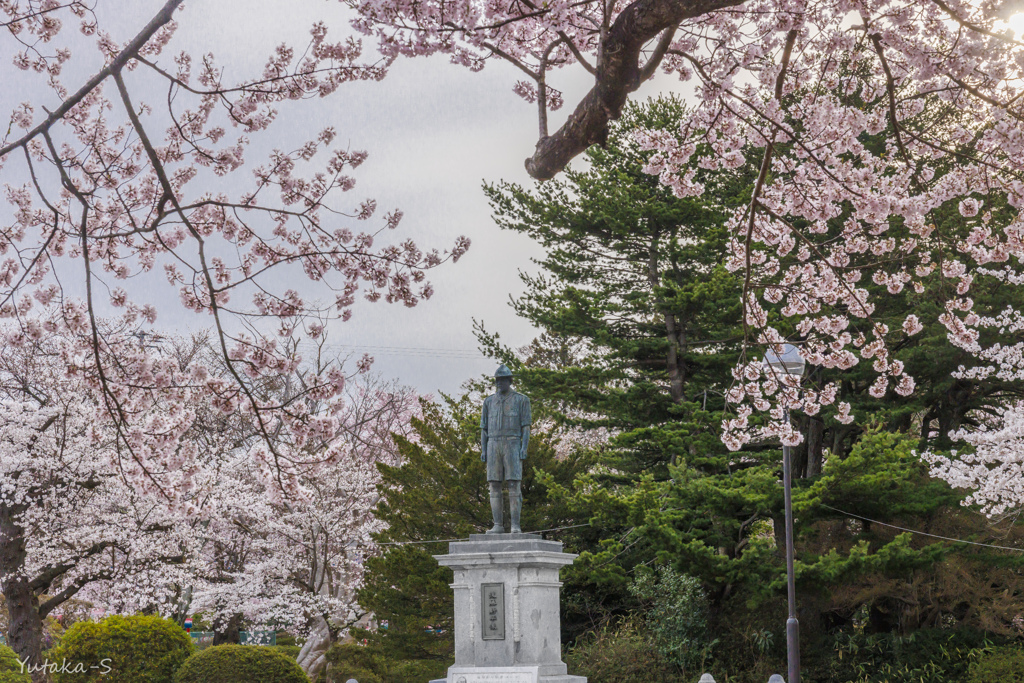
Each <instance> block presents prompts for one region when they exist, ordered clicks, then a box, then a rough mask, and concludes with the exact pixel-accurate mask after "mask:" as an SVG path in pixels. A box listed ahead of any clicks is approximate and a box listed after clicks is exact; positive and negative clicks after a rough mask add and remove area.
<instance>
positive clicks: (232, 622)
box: [213, 614, 242, 645]
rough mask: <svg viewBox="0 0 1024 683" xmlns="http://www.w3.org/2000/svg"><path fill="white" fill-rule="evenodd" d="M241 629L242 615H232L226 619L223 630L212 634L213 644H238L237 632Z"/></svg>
mask: <svg viewBox="0 0 1024 683" xmlns="http://www.w3.org/2000/svg"><path fill="white" fill-rule="evenodd" d="M241 629H242V617H241V616H239V615H237V614H236V615H234V616H232V617H231V618H230V619H228V623H227V624H226V625H225V626H224V628H223V630H221V631H219V632H217V633H214V634H213V644H214V645H229V644H232V643H233V644H235V645H237V644H238V632H239V631H240V630H241Z"/></svg>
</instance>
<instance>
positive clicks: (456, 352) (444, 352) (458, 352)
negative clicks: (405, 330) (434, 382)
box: [324, 343, 487, 359]
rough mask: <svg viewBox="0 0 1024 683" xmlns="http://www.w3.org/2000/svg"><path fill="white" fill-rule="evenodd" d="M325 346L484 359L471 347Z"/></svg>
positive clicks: (424, 356)
mask: <svg viewBox="0 0 1024 683" xmlns="http://www.w3.org/2000/svg"><path fill="white" fill-rule="evenodd" d="M324 346H325V347H326V348H329V349H335V350H339V351H350V352H364V353H369V354H371V355H373V354H380V355H390V356H414V357H418V358H465V359H476V358H479V359H484V358H486V357H487V356H485V355H484V354H483V353H481V352H480V351H477V350H473V349H445V348H431V347H426V346H373V345H369V344H333V343H328V344H325V345H324Z"/></svg>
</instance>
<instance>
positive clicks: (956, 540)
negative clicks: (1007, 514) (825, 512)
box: [818, 503, 1024, 553]
mask: <svg viewBox="0 0 1024 683" xmlns="http://www.w3.org/2000/svg"><path fill="white" fill-rule="evenodd" d="M818 505H820V506H821V507H823V508H828V509H829V510H834V511H836V512H838V513H840V514H843V515H846V516H847V517H855V518H856V519H860V520H863V521H865V522H871V523H872V524H879V525H881V526H887V527H889V528H890V529H898V530H900V531H906V532H908V533H911V534H918V535H919V536H928V537H930V538H938V539H940V540H943V541H950V542H952V543H966V544H967V545H977V546H981V547H983V548H995V549H996V550H1012V551H1013V552H1015V553H1024V548H1011V547H1009V546H1005V545H992V544H991V543H978V542H977V541H965V540H963V539H962V538H950V537H949V536H939V535H938V534H929V533H928V532H927V531H918V530H916V529H906V528H904V527H901V526H896V525H895V524H886V523H885V522H879V521H878V520H877V519H869V518H867V517H861V516H860V515H855V514H853V513H852V512H846V511H845V510H840V509H839V508H834V507H832V506H831V505H825V504H824V503H818Z"/></svg>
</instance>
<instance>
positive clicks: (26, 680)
mask: <svg viewBox="0 0 1024 683" xmlns="http://www.w3.org/2000/svg"><path fill="white" fill-rule="evenodd" d="M0 683H32V677H31V676H30V675H29V674H28V672H27V671H23V670H22V668H21V663H20V662H19V661H18V655H17V654H16V653H15V652H14V650H12V649H11V648H9V647H7V646H6V645H0Z"/></svg>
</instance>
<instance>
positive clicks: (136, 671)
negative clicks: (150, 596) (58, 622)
mask: <svg viewBox="0 0 1024 683" xmlns="http://www.w3.org/2000/svg"><path fill="white" fill-rule="evenodd" d="M194 651H195V650H194V648H193V647H192V639H191V638H190V637H189V635H188V634H187V633H185V631H184V629H182V628H181V627H180V626H178V625H177V624H176V623H174V622H173V621H171V620H170V619H162V618H160V617H156V616H132V617H122V616H112V617H107V618H106V619H104V620H103V621H100V622H86V621H80V622H78V623H77V624H75V625H74V626H72V627H71V628H69V629H68V630H67V632H66V633H65V634H64V636H63V637H62V638H61V640H60V645H58V646H57V647H56V648H54V649H53V650H51V651H50V652H49V653H47V656H46V659H47V661H48V662H50V664H51V666H56V667H58V668H60V669H62V670H61V671H57V672H56V673H55V675H54V677H53V680H54V683H86V682H87V681H88V682H89V683H100V682H102V683H139V681H146V683H172V682H173V681H174V672H175V671H176V670H177V668H178V667H179V666H181V664H182V663H183V662H184V661H185V660H186V659H188V658H189V656H191V655H192V653H193V652H194Z"/></svg>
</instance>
